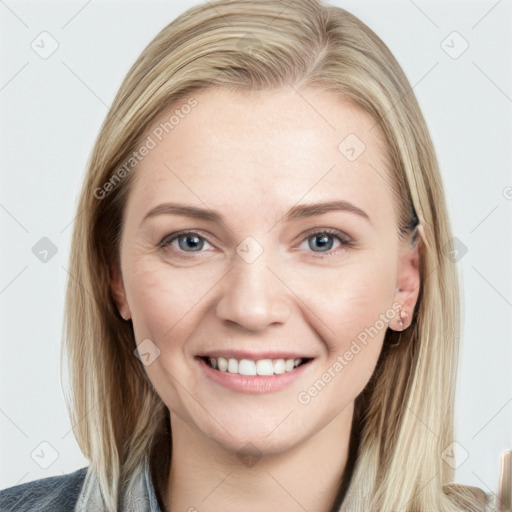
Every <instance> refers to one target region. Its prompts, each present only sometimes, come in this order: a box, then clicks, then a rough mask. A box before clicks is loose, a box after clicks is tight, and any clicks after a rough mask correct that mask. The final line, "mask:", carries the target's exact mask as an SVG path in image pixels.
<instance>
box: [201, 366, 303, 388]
mask: <svg viewBox="0 0 512 512" xmlns="http://www.w3.org/2000/svg"><path fill="white" fill-rule="evenodd" d="M198 362H199V365H200V366H201V369H202V370H203V372H204V373H205V375H206V377H208V378H209V379H210V380H212V381H213V382H216V383H217V384H220V385H221V386H224V387H226V388H228V389H231V390H233V391H237V392H239V393H249V394H253V395H258V394H263V393H275V392H277V391H281V390H282V389H284V388H286V387H287V386H289V385H290V384H291V383H292V382H294V381H295V380H297V379H298V378H299V377H300V376H301V375H302V374H303V373H304V372H305V371H306V370H307V368H308V367H309V364H310V363H311V360H310V361H308V362H307V363H305V364H302V365H300V366H297V368H295V369H294V370H292V371H291V372H285V373H282V374H279V375H254V376H252V375H239V374H238V373H229V372H222V371H220V370H214V369H213V368H212V367H211V366H210V365H208V364H207V363H206V362H205V361H204V360H203V359H201V358H198Z"/></svg>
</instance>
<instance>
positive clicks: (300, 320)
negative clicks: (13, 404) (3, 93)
mask: <svg viewBox="0 0 512 512" xmlns="http://www.w3.org/2000/svg"><path fill="white" fill-rule="evenodd" d="M78 212H80V213H79V215H78V217H77V219H76V223H75V228H74V234H73V241H72V253H71V263H70V269H69V271H70V275H71V276H72V279H70V280H69V283H68V292H67V309H66V337H65V348H66V352H67V355H68V357H69V362H70V370H71V372H70V373H71V374H72V390H73V394H72V404H71V406H70V407H71V413H72V421H73V424H74V425H76V428H75V435H76V437H77V440H78V442H79V444H80V447H81V449H82V451H83V453H84V454H85V456H86V457H87V458H88V459H89V460H90V465H89V467H88V468H83V469H82V470H79V471H77V472H75V473H73V474H70V475H65V476H63V477H56V478H53V479H43V480H40V481H37V482H31V483H28V484H25V485H22V486H18V487H17V488H11V489H9V490H7V491H4V493H3V496H2V501H3V503H4V505H3V507H2V510H4V509H5V510H10V509H13V510H34V509H38V510H39V509H48V510H69V509H71V508H74V510H77V511H79V510H80V511H86V510H105V511H114V510H123V511H127V510H137V511H142V510H144V511H146V510H148V511H149V510H152V511H156V510H161V511H165V510H172V511H177V510H189V511H194V510H198V511H201V512H203V511H213V510H224V511H231V510H235V509H236V510H240V509H242V510H254V511H263V510H283V511H292V510H293V511H295V510H315V511H320V512H331V511H332V512H335V511H343V512H349V511H350V512H356V511H357V512H363V511H365V512H366V511H375V512H377V511H379V512H383V511H384V512H387V511H389V512H391V511H397V510H401V511H429V512H430V511H433V510H435V511H447V512H448V511H461V510H472V511H473V510H478V511H483V510H488V509H489V505H488V503H487V502H488V497H487V496H486V495H485V494H484V493H483V491H481V490H480V489H476V488H470V487H464V486H457V485H455V484H453V483H451V482H452V480H453V469H452V467H451V466H450V464H449V463H448V462H447V459H448V457H447V456H446V453H447V450H450V449H451V445H452V442H453V406H454V386H455V378H456V375H455V369H456V367H457V354H458V337H459V332H458V326H459V317H458V315H459V310H458V302H459V297H458V289H457V279H456V271H455V268H454V264H453V262H452V261H451V259H450V258H449V257H447V251H446V244H447V243H448V241H449V240H450V239H451V231H450V225H449V220H448V216H447V211H446V206H445V199H444V193H443V187H442V183H441V179H440V174H439V169H438V166H437V162H436V157H435V154H434V150H433V146H432V142H431V140H430V137H429V135H428V131H427V128H426V125H425V122H424V120H423V117H422V115H421V112H420V109H419V106H418V104H417V102H416V99H415V97H414V94H413V93H412V90H411V87H410V85H409V83H408V81H407V79H406V77H405V75H404V74H403V72H402V70H401V69H400V67H399V65H398V63H397V62H396V60H395V59H394V57H393V56H392V55H391V53H390V51H389V50H388V48H387V47H386V46H385V44H384V43H383V42H382V41H381V40H380V39H379V38H378V37H377V36H376V35H375V34H374V33H373V32H372V31H371V30H370V29H369V28H368V27H366V26H365V25H364V24H363V23H362V22H361V21H360V20H358V19H357V18H355V17H354V16H352V15H350V14H349V13H347V12H346V11H344V10H342V9H339V8H334V7H328V6H324V5H322V4H320V3H318V2H317V1H316V0H292V1H291V2H289V3H286V5H285V6H283V3H282V2H279V1H277V0H262V1H259V2H254V3H251V2H249V1H246V0H233V1H227V0H221V1H217V2H208V3H207V4H204V5H201V6H200V7H197V8H194V9H191V10H189V11H187V12H186V13H184V14H183V15H182V16H180V17H179V18H178V19H177V20H175V21H174V22H173V23H171V24H170V25H168V26H167V27H165V28H164V29H163V30H162V31H161V32H160V33H159V34H158V35H157V36H156V38H155V39H154V40H153V41H152V42H151V43H150V44H149V45H148V47H147V48H146V49H145V50H144V52H143V53H142V55H141V56H140V57H139V59H138V60H137V62H136V63H135V64H134V66H133V67H132V69H131V70H130V71H129V73H128V75H127V77H126V78H125V80H124V82H123V84H122V86H121V88H120V91H119V93H118V95H117V97H116V98H115V100H114V103H113V106H112V108H111V110H110V112H109V114H108V116H107V118H106V120H105V123H104V125H103V127H102V129H101V132H100V134H99V137H98V140H97V142H96V145H95V147H94V150H93V154H92V158H91V161H90V165H89V170H88V173H87V176H86V180H85V183H84V186H83V190H82V194H81V198H80V203H79V205H78ZM38 507H39V508H38ZM45 507H46V508H45Z"/></svg>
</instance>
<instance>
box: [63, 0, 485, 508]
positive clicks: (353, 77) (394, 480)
mask: <svg viewBox="0 0 512 512" xmlns="http://www.w3.org/2000/svg"><path fill="white" fill-rule="evenodd" d="M303 86H308V87H315V88H318V89H321V90H325V91H329V92H331V93H336V94H339V95H342V96H344V97H345V98H350V99H351V100H353V101H354V102H355V103H356V104H357V105H358V106H359V107H360V108H361V109H363V110H364V111H366V112H367V113H369V114H370V115H371V116H372V118H373V119H374V121H375V126H374V128H373V129H375V130H380V131H381V133H382V134H383V136H384V138H385V140H386V143H387V149H388V152H389V155H390V158H391V161H392V168H391V175H392V176H391V180H390V185H391V187H392V190H393V194H394V196H395V207H396V217H397V219H398V224H397V230H398V233H399V234H400V235H401V234H404V233H406V232H407V231H408V229H409V228H410V226H411V222H413V221H415V220H416V221H417V222H419V224H420V227H421V235H422V240H423V244H422V250H421V255H420V273H421V287H420V293H419V298H418V301H417V304H416V308H415V310H414V315H413V321H412V325H411V326H410V327H409V328H408V329H406V330H405V331H403V332H401V333H396V332H394V331H391V330H388V331H387V333H386V337H385V340H384V345H383V349H382V352H381V355H380V358H379V361H378V363H377V367H376V369H375V372H374V374H373V375H372V378H371V380H370V382H369V383H368V385H367V386H366V388H365V389H364V391H363V393H361V395H360V396H359V397H358V398H357V406H358V410H360V411H361V420H360V422H359V424H358V428H360V441H359V446H358V452H357V459H356V461H355V465H354V470H353V473H352V479H351V481H350V491H351V493H352V496H356V497H359V499H358V500H357V499H356V500H355V501H354V502H353V503H354V505H353V507H355V508H351V509H350V512H368V511H370V512H377V511H379V512H391V511H398V510H400V511H403V512H408V511H415V512H418V511H424V512H431V511H433V510H435V511H445V512H452V511H453V512H455V511H460V510H483V509H482V508H481V505H480V506H479V505H478V504H477V502H476V501H474V500H472V498H471V496H472V495H471V494H470V493H469V492H467V490H466V489H465V488H464V487H463V486H455V485H450V483H451V482H452V480H453V477H454V472H453V469H452V467H450V465H449V464H448V463H447V462H445V459H446V457H445V456H444V454H445V451H446V450H447V449H448V450H449V449H450V445H451V443H452V442H453V441H454V396H455V384H456V370H457V361H458V350H459V291H458V282H457V273H456V268H455V265H454V263H453V261H452V260H451V259H450V258H449V257H448V256H447V250H446V247H447V244H449V241H450V240H451V228H450V223H449V219H448V213H447V208H446V204H445V197H444V191H443V186H442V182H441V177H440V172H439V168H438V163H437V159H436V155H435V152H434V148H433V144H432V141H431V138H430V136H429V133H428V130H427V126H426V123H425V121H424V118H423V116H422V113H421V111H420V108H419V105H418V103H417V100H416V98H415V96H414V94H413V92H412V88H411V86H410V84H409V82H408V80H407V78H406V76H405V74H404V72H403V71H402V69H401V68H400V66H399V64H398V62H397V61H396V59H395V58H394V57H393V55H392V54H391V52H390V51H389V49H388V48H387V46H386V45H385V44H384V43H383V42H382V41H381V39H380V38H379V37H378V36H377V35H376V34H375V33H374V32H373V31H372V30H370V29H369V28H368V27H367V26H366V25H365V24H364V23H362V22H361V21H360V20H359V19H358V18H356V17H355V16H353V15H351V14H350V13H348V12H346V11H345V10H343V9H341V8H337V7H333V6H327V5H323V4H322V3H320V1H317V0H291V1H289V2H280V1H278V0H259V1H256V2H254V1H248V0H220V1H212V2H207V4H203V5H201V6H198V7H195V8H192V9H189V10H188V11H187V12H185V13H184V14H182V15H181V16H179V17H178V18H177V19H176V20H174V21H173V22H172V23H170V24H169V25H167V26H166V27H165V28H163V29H162V30H161V31H160V33H158V34H157V36H156V37H155V38H154V39H153V41H151V42H150V44H149V45H148V46H147V47H146V48H145V49H144V51H143V52H142V54H141V55H140V56H139V58H138V59H137V61H136V62H135V64H134V65H133V66H132V67H131V69H130V70H129V72H128V74H127V75H126V77H125V79H124V81H123V83H122V85H121V87H120V89H119V92H118V93H117V96H116V97H115V99H114V102H113V104H112V107H111V109H110V111H109V113H108V115H107V116H106V119H105V121H104V123H103V125H102V127H101V130H100V133H99V135H98V138H97V140H96V142H95V145H94V148H93V151H92V154H91V157H90V159H89V162H88V170H87V174H86V176H85V181H84V184H83V188H82V191H81V195H80V199H79V204H78V209H77V217H76V220H75V224H74V231H73V237H72V246H71V254H70V265H69V279H68V284H67V297H66V311H65V326H64V327H65V332H64V340H63V341H64V343H63V346H64V351H63V354H64V353H65V355H66V356H67V361H68V365H69V374H70V379H71V382H70V389H71V394H70V398H68V408H69V411H70V415H71V420H72V423H73V425H74V434H75V436H76V438H77V441H78V443H79V446H80V448H81V450H82V451H83V453H84V455H85V456H86V457H87V458H88V460H89V461H90V466H89V471H95V472H96V475H97V478H98V481H99V485H100V489H101V493H102V496H103V499H104V501H105V504H106V507H107V509H108V510H112V511H114V510H116V506H117V500H118V496H119V488H120V486H121V485H122V483H123V482H126V481H128V479H129V477H130V475H131V474H133V472H134V470H135V468H136V467H137V466H138V465H139V464H140V462H141V460H142V458H143V457H144V456H145V455H147V454H148V452H149V450H150V449H151V447H153V446H154V445H155V443H156V442H157V440H158V439H161V438H162V436H165V435H168V434H169V421H168V420H169V417H168V411H167V409H166V407H165V405H164V404H163V402H162V400H161V399H160V398H159V396H158V395H157V394H156V392H155V390H154V389H153V387H152V386H151V384H150V382H149V380H148V379H147V377H146V375H145V372H144V371H143V369H142V367H141V363H140V361H139V360H138V359H137V358H136V357H135V356H134V348H135V340H134V334H133V327H132V325H131V322H126V321H124V320H123V319H122V318H121V316H120V314H119V312H118V309H117V307H116V303H115V300H114V297H113V295H112V291H111V288H110V283H111V277H112V276H111V268H112V265H113V263H115V262H118V261H119V242H120V238H121V235H122V227H123V210H124V206H125V204H126V200H127V197H128V194H129V191H130V186H131V184H132V182H133V177H134V175H135V173H136V169H137V157H136V156H134V155H136V154H138V153H136V152H137V151H138V149H140V148H141V146H142V145H143V144H144V140H145V139H144V138H145V137H146V136H147V130H148V127H150V126H151V125H152V123H154V121H155V119H157V117H158V116H160V115H162V114H163V113H164V112H168V111H170V109H172V108H176V109H177V110H178V112H177V114H178V113H181V115H183V112H189V111H190V115H193V110H192V109H193V108H194V105H195V104H197V102H196V101H195V100H194V92H198V91H200V90H202V89H205V88H210V87H227V88H232V89H233V90H236V91H245V90H247V91H255V90H271V89H279V88H283V87H294V88H299V87H303ZM187 105H188V107H187V108H185V107H186V106H187ZM177 114H176V116H175V117H176V119H178V117H179V116H178V115H177ZM170 124H172V123H170ZM170 127H171V126H169V127H167V129H170ZM413 225H414V224H413ZM342 510H343V507H342Z"/></svg>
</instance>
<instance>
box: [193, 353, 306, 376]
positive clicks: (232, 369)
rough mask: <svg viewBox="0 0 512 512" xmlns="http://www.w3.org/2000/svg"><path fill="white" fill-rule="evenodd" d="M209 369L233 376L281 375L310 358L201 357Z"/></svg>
mask: <svg viewBox="0 0 512 512" xmlns="http://www.w3.org/2000/svg"><path fill="white" fill-rule="evenodd" d="M200 359H202V360H203V361H204V362H205V363H206V364H207V365H208V366H209V367H210V368H213V369H214V370H217V371H219V372H224V373H232V374H235V375H244V376H256V375H261V376H265V375H268V376H270V375H282V374H283V373H289V372H292V371H293V370H295V369H296V368H298V367H299V366H302V365H304V364H306V363H308V362H309V361H311V359H310V358H299V359H259V360H257V361H255V360H252V359H235V358H233V357H229V358H226V357H201V358H200Z"/></svg>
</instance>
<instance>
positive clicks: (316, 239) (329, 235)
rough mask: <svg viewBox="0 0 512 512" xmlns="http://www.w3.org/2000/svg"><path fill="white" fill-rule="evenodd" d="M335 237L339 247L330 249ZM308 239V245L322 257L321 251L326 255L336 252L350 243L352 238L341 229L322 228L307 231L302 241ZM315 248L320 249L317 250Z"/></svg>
mask: <svg viewBox="0 0 512 512" xmlns="http://www.w3.org/2000/svg"><path fill="white" fill-rule="evenodd" d="M333 239H337V240H338V241H339V242H340V245H341V247H340V248H339V249H338V250H335V251H332V248H333V245H334V241H333ZM306 240H307V241H308V247H309V248H310V249H311V250H312V251H313V252H314V253H317V255H318V256H319V257H320V258H322V257H324V256H323V254H322V253H326V255H327V256H332V255H336V254H338V253H339V252H340V251H341V250H343V249H344V247H345V246H347V245H352V244H353V243H352V240H351V239H350V238H349V237H348V236H347V235H345V234H343V233H342V232H341V231H338V230H334V229H322V230H318V231H315V232H313V233H309V234H308V235H307V236H306V238H305V240H304V241H306ZM316 249H320V250H319V251H317V250H316Z"/></svg>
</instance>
